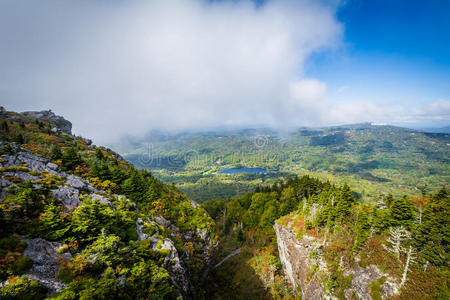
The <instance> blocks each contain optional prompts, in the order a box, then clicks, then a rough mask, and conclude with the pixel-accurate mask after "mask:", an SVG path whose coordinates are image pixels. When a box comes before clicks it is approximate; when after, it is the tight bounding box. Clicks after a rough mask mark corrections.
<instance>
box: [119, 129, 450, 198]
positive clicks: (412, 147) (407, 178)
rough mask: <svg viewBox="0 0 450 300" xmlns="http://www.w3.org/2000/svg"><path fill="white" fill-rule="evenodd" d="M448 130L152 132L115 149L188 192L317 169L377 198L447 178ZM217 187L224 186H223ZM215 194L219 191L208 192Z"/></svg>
mask: <svg viewBox="0 0 450 300" xmlns="http://www.w3.org/2000/svg"><path fill="white" fill-rule="evenodd" d="M449 145H450V134H448V133H438V132H425V131H423V130H415V129H408V128H401V127H396V126H391V125H383V124H374V123H362V124H351V125H343V126H333V127H323V128H306V127H304V128H299V129H298V130H293V131H291V132H287V133H286V132H285V133H279V132H277V131H275V130H271V129H242V130H228V131H208V132H185V133H179V134H175V135H170V134H167V135H166V134H163V133H161V132H159V133H153V134H150V135H148V136H147V137H146V138H144V139H138V140H133V142H132V143H128V145H127V146H126V147H124V145H121V147H119V146H118V145H117V146H115V147H113V148H115V149H120V148H121V150H118V151H119V152H120V153H121V154H122V155H124V157H125V158H126V159H128V160H129V161H131V162H132V163H133V164H135V165H136V166H138V167H140V168H145V169H150V170H152V172H153V174H154V175H155V176H157V177H158V178H160V179H162V180H163V181H166V182H174V183H175V184H177V186H178V187H179V188H180V189H181V190H183V191H184V192H186V193H187V194H188V195H189V196H190V197H192V198H194V199H196V200H199V201H203V200H206V199H209V198H211V197H225V198H227V197H234V196H238V195H240V194H242V193H245V192H246V191H248V190H251V189H253V188H254V187H255V185H265V184H270V183H273V182H275V181H277V180H279V179H280V178H289V177H292V176H295V175H302V174H305V173H306V174H313V175H315V176H319V177H322V178H326V179H329V180H333V181H334V180H335V181H337V182H339V183H342V181H348V182H350V183H353V187H354V189H355V190H357V191H358V192H360V193H362V194H367V195H372V194H377V193H379V192H380V191H385V192H392V193H394V194H402V193H404V192H406V191H407V190H408V189H409V188H412V187H417V186H425V185H427V186H428V187H430V188H434V189H437V188H439V187H440V186H442V185H444V184H446V183H448V182H450V164H449V162H450V146H449ZM241 167H246V168H263V169H265V170H267V171H269V172H268V173H265V174H237V175H224V174H219V173H218V172H220V171H223V170H226V169H229V168H241ZM219 187H220V188H219ZM211 191H214V192H211Z"/></svg>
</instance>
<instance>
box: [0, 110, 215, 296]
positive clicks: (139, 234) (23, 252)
mask: <svg viewBox="0 0 450 300" xmlns="http://www.w3.org/2000/svg"><path fill="white" fill-rule="evenodd" d="M5 116H6V117H5ZM22 116H25V118H23V117H22ZM2 117H3V119H4V120H7V121H6V122H7V123H6V126H5V125H2V128H3V132H2V140H3V141H2V142H0V149H1V153H2V155H1V158H0V185H1V194H0V209H1V210H0V225H2V226H1V227H2V228H1V229H0V263H4V264H5V265H4V266H5V268H7V269H8V271H7V272H6V273H4V272H3V271H2V272H0V273H1V274H0V275H2V278H0V279H2V280H0V281H3V282H2V283H1V285H0V286H1V287H3V288H4V289H6V288H7V287H8V285H10V284H13V283H14V282H19V281H17V278H18V277H17V275H18V276H22V278H26V280H30V281H36V282H38V283H40V284H41V285H43V286H45V287H46V288H47V296H49V295H52V294H55V293H58V294H57V295H59V294H61V293H62V294H61V295H63V294H64V292H65V291H66V290H70V293H69V292H67V294H76V293H78V292H80V293H82V292H83V289H86V287H83V288H80V287H79V286H77V283H76V282H75V281H73V278H78V279H77V280H78V281H79V280H82V279H83V278H86V280H91V279H88V278H93V279H94V280H98V281H99V282H101V280H103V277H104V276H106V275H105V274H107V273H108V272H109V271H108V270H109V269H110V268H111V267H115V268H116V270H115V271H114V273H115V274H114V275H113V277H114V280H115V281H116V282H117V288H118V290H124V289H125V290H126V289H127V284H128V280H139V276H138V275H136V274H133V273H130V272H129V271H126V272H125V271H123V270H124V268H125V265H124V264H125V262H120V261H121V259H123V255H122V257H118V258H116V259H115V260H111V259H110V257H107V259H106V258H103V257H102V255H104V252H105V251H106V250H105V249H107V245H108V243H107V242H108V241H109V240H108V239H110V240H111V241H113V242H114V247H116V248H115V249H116V250H115V251H114V252H115V253H113V254H112V255H117V254H118V252H120V251H122V252H123V251H125V252H124V253H126V252H129V251H130V250H127V249H128V248H129V247H130V246H131V247H132V249H134V248H136V250H133V251H140V252H142V251H144V252H145V251H146V252H148V254H145V255H147V257H148V255H150V256H149V257H148V258H147V259H146V260H148V259H151V260H154V264H155V265H153V263H152V268H153V269H152V270H159V271H157V272H158V273H155V275H154V276H159V277H160V278H159V279H156V277H153V279H151V280H150V282H149V284H150V285H151V282H156V281H157V280H161V282H163V283H164V282H166V280H165V279H164V276H165V275H164V274H168V276H169V277H170V281H171V282H172V284H170V282H169V281H167V282H169V283H168V284H169V285H170V287H169V288H162V287H158V286H155V287H153V288H150V286H149V287H146V286H145V284H144V286H142V287H141V288H142V289H144V293H148V292H149V291H151V290H153V293H155V289H156V291H158V289H161V293H165V294H164V295H166V296H164V297H165V298H171V297H172V296H176V295H179V296H182V297H183V298H184V299H192V298H195V297H196V293H197V291H196V286H197V285H198V282H199V280H200V279H199V278H201V277H203V276H206V274H205V272H207V270H208V269H209V264H210V261H211V256H212V254H213V251H214V248H215V246H216V241H215V237H214V233H213V230H212V228H213V226H214V223H213V221H212V220H211V219H210V217H209V216H208V215H207V213H206V212H205V211H204V210H203V209H202V208H200V207H199V206H197V204H196V203H195V202H192V201H189V200H188V199H187V198H186V197H185V196H184V195H182V194H180V193H179V192H178V191H176V190H173V188H171V187H169V186H165V185H163V184H162V183H159V182H157V181H156V180H155V179H153V178H152V177H149V175H147V174H143V175H140V173H139V172H138V171H136V170H134V168H132V166H130V165H128V164H127V163H126V162H124V161H121V160H118V159H117V158H118V157H119V156H118V155H117V154H115V153H113V152H111V151H109V150H105V149H104V148H102V149H100V148H95V146H94V147H90V146H88V145H87V143H86V142H85V140H83V139H80V138H75V137H73V136H72V135H70V127H71V124H70V122H65V120H62V119H61V118H59V117H55V116H54V114H53V113H51V112H50V111H49V112H39V113H31V112H28V113H25V114H23V115H19V114H14V113H9V112H5V111H4V110H2ZM35 120H38V121H39V122H42V120H44V121H46V122H47V123H45V124H44V125H41V124H40V123H38V121H35ZM27 122H28V123H27ZM3 124H5V123H3ZM35 124H37V125H38V126H35ZM56 125H57V126H59V127H58V128H59V129H58V130H50V131H49V130H48V129H49V128H55V127H54V126H56ZM69 125H70V126H69ZM37 127H39V129H37ZM5 128H7V129H6V130H5ZM42 128H43V129H42ZM41 129H42V130H41ZM5 131H6V132H5ZM33 131H34V132H33ZM17 134H20V135H22V136H25V140H24V141H22V142H23V143H21V144H18V143H16V142H11V140H12V139H13V138H14V135H17ZM37 135H38V136H39V137H40V138H41V139H40V140H38V139H36V138H35V137H36V136H37ZM11 136H13V138H11ZM42 140H44V142H43V143H41V144H40V145H39V146H40V147H36V146H35V142H39V141H42ZM49 141H50V142H49ZM52 143H54V144H52ZM64 143H72V144H73V143H74V145H75V147H77V151H79V153H83V154H82V155H81V159H80V157H78V158H77V159H79V162H78V164H77V165H75V166H73V167H71V169H70V170H68V168H67V167H64V160H68V158H64V156H62V158H61V159H59V160H58V159H56V160H53V161H52V160H50V159H48V158H46V157H45V156H46V155H45V153H46V151H49V150H50V146H52V145H64ZM72 147H73V146H72ZM36 148H37V149H38V150H36ZM30 149H31V150H30ZM46 149H47V150H46ZM96 150H97V151H96ZM82 151H84V152H82ZM95 151H96V152H95ZM69 152H70V151H69ZM47 153H48V152H47ZM89 153H91V154H89ZM94 153H96V155H97V158H92V155H94ZM42 154H44V155H42ZM103 155H104V156H103ZM47 157H48V155H47ZM99 157H100V158H99ZM93 160H95V161H97V162H96V163H94V164H92V161H93ZM104 162H107V164H105V163H104ZM95 164H104V165H105V166H106V168H111V166H117V167H118V168H117V170H118V171H117V170H116V169H114V170H116V172H118V174H120V176H121V177H122V178H121V179H120V181H119V180H115V179H114V178H113V177H114V176H112V175H109V176H112V177H111V180H101V179H99V177H91V176H92V174H93V173H92V172H93V171H92V169H95ZM108 164H109V166H108ZM75 169H77V170H82V171H79V172H74V171H72V170H75ZM111 170H113V169H111ZM127 174H131V175H127ZM137 176H138V178H141V177H139V176H142V178H143V179H141V181H142V180H146V181H148V182H150V183H148V185H149V189H151V190H152V191H153V193H158V195H159V197H152V198H150V197H151V196H146V195H148V194H147V193H142V191H140V190H139V189H138V190H133V189H132V188H131V189H130V183H134V181H133V180H135V177H137ZM126 177H129V178H128V179H125V178H126ZM127 180H128V181H127ZM114 181H116V183H117V184H115V183H114ZM136 182H138V180H137V179H136ZM119 184H121V185H119ZM120 191H123V192H125V194H127V193H128V194H129V195H130V197H134V195H136V193H138V194H137V195H140V196H139V197H143V198H146V197H149V198H147V199H141V198H139V197H138V198H135V199H137V202H135V200H132V199H130V198H129V197H127V196H126V195H121V194H120ZM118 192H119V193H118ZM27 193H28V194H27ZM22 195H30V196H25V198H24V197H22ZM152 195H153V194H152ZM152 199H153V200H152ZM21 201H24V202H21ZM152 201H153V202H152ZM24 207H26V209H25V211H24V210H23V208H24ZM161 207H163V208H164V209H160V208H161ZM99 209H100V211H99ZM54 210H57V211H58V212H59V213H58V214H59V216H55V217H56V218H55V219H54V220H53V219H52V220H53V221H51V223H50V225H51V226H53V227H50V228H55V230H54V232H48V231H47V232H45V230H42V229H41V228H47V227H45V226H47V224H46V223H45V222H46V221H45V220H47V219H46V218H47V217H48V216H49V214H50V212H53V211H54ZM102 210H104V211H108V212H109V213H110V214H111V215H114V217H110V219H109V220H107V221H105V223H104V225H102V224H99V227H98V230H97V231H96V232H97V233H89V232H92V230H93V229H92V228H89V226H88V224H91V223H92V224H97V223H96V222H97V221H100V220H96V219H97V218H98V214H101V213H102ZM96 214H97V215H96ZM80 215H81V216H82V219H81V221H80V219H79V218H80V217H79V216H80ZM95 216H97V217H95ZM189 216H190V217H191V218H192V219H189ZM105 218H109V216H105ZM44 219H45V220H44ZM23 220H24V222H23V224H22V221H23ZM62 220H63V221H64V220H67V224H66V226H65V227H61V226H59V225H58V226H59V227H57V226H56V225H55V223H56V224H59V223H61V222H62ZM194 221H195V222H194ZM80 222H82V223H80ZM124 222H125V223H126V224H128V225H126V226H128V227H124V229H120V228H119V227H120V226H122V227H123V226H125V225H121V224H124ZM80 224H81V225H80ZM82 224H84V225H82ZM77 226H78V227H77ZM80 226H81V227H80ZM33 227H34V229H33ZM180 227H181V228H180ZM118 228H119V229H118ZM61 232H62V233H61ZM99 233H100V235H98V234H99ZM134 235H136V236H135V237H134ZM55 236H56V237H55ZM49 239H50V240H49ZM18 243H19V244H21V243H24V245H26V246H24V247H22V248H20V247H18V246H11V245H16V244H18ZM105 243H106V244H105ZM127 243H128V244H129V245H130V246H127ZM97 244H98V245H100V248H98V247H97V248H96V246H97ZM17 249H19V250H17ZM140 252H139V253H140ZM133 253H134V252H133ZM130 255H131V256H130ZM139 255H140V256H139ZM126 256H130V257H129V259H131V261H136V259H138V260H139V259H142V258H144V257H145V256H142V255H141V254H126ZM140 257H142V258H140ZM20 260H22V261H25V262H27V261H30V262H29V263H27V264H29V265H28V266H27V268H26V269H24V270H21V271H17V270H16V269H15V268H14V267H13V266H12V265H13V264H14V263H16V262H17V261H20ZM80 261H83V263H82V264H81V265H80V264H79V262H80ZM141 264H142V263H141ZM89 265H91V267H89ZM138 266H141V265H139V263H134V265H133V264H132V265H130V268H131V267H132V268H133V270H134V269H135V270H136V271H131V272H134V273H136V272H138V270H139V269H138ZM2 267H3V265H2ZM77 268H82V269H81V270H78V269H77ZM92 268H94V269H95V271H93V272H91V271H89V272H90V273H89V272H88V271H85V270H89V269H92ZM98 268H100V270H103V271H100V273H98V272H99V270H97V269H98ZM103 268H106V269H103ZM155 268H156V269H155ZM120 269H122V271H120ZM5 270H6V269H5ZM77 270H78V271H77ZM64 272H66V273H70V276H66V278H64V276H60V275H61V274H62V273H64ZM86 272H87V273H86ZM144 272H145V271H144ZM147 272H150V270H149V271H147ZM151 272H156V271H151ZM156 274H161V275H156ZM136 276H138V278H137V279H136ZM140 276H143V275H140ZM161 276H162V277H161ZM67 277H69V279H68V278H67ZM17 289H18V288H17ZM169 289H170V290H173V291H174V292H167V290H169ZM118 290H117V291H118ZM145 290H147V291H145ZM1 291H3V289H2V290H1ZM117 291H115V292H112V293H113V294H112V296H113V297H117V298H122V297H125V296H124V294H123V293H124V292H123V291H122V292H120V293H119V294H117V293H118V292H117ZM4 293H7V292H4ZM130 293H134V291H132V292H130ZM64 295H65V294H64ZM114 295H115V296H114ZM144 295H145V294H144ZM170 295H172V296H170ZM3 296H5V294H1V292H0V298H1V297H3ZM65 296H66V295H65ZM37 298H39V297H37ZM125 298H126V297H125ZM64 299H66V298H64Z"/></svg>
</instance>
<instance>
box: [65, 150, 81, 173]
mask: <svg viewBox="0 0 450 300" xmlns="http://www.w3.org/2000/svg"><path fill="white" fill-rule="evenodd" d="M80 163H81V158H80V156H79V154H78V152H77V150H76V149H75V147H70V148H69V149H67V151H66V152H64V154H63V156H62V166H63V168H64V169H65V170H74V169H75V168H76V167H77V166H78V165H79V164H80Z"/></svg>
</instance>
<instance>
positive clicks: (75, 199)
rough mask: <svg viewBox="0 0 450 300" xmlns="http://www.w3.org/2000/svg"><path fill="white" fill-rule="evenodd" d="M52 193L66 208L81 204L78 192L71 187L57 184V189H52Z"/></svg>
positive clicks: (71, 208) (72, 208)
mask: <svg viewBox="0 0 450 300" xmlns="http://www.w3.org/2000/svg"><path fill="white" fill-rule="evenodd" d="M52 194H53V197H55V198H56V199H58V200H60V201H61V203H62V204H63V206H64V207H65V208H66V209H67V210H74V209H75V208H77V207H78V206H79V205H80V204H81V201H80V192H79V191H78V190H77V189H75V188H73V187H69V186H58V188H57V189H54V190H52Z"/></svg>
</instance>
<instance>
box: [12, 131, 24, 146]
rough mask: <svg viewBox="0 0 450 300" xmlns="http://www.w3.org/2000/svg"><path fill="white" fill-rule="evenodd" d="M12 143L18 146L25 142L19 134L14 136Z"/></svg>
mask: <svg viewBox="0 0 450 300" xmlns="http://www.w3.org/2000/svg"><path fill="white" fill-rule="evenodd" d="M14 142H16V143H18V144H23V143H24V142H25V141H24V139H23V135H22V134H21V133H19V134H18V135H16V137H15V138H14Z"/></svg>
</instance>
